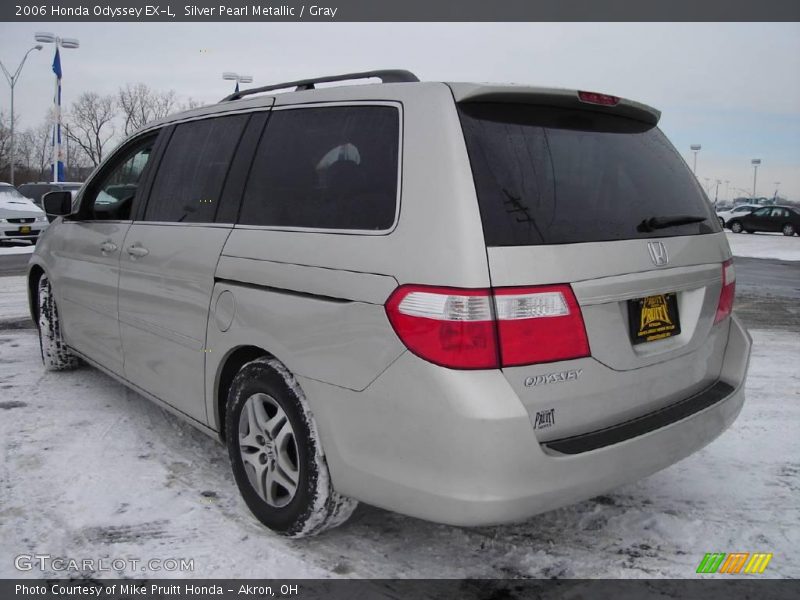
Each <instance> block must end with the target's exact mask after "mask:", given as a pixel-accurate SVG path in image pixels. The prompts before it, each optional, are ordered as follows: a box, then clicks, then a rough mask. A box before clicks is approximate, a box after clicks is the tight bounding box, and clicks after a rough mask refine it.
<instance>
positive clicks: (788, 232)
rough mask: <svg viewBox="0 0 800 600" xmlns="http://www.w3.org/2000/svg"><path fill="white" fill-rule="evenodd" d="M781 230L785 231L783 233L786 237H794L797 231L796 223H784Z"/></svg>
mask: <svg viewBox="0 0 800 600" xmlns="http://www.w3.org/2000/svg"><path fill="white" fill-rule="evenodd" d="M781 232H782V233H783V235H785V236H786V237H792V236H793V235H794V233H795V231H794V225H792V224H791V223H787V224H786V225H784V226H783V227H782V228H781Z"/></svg>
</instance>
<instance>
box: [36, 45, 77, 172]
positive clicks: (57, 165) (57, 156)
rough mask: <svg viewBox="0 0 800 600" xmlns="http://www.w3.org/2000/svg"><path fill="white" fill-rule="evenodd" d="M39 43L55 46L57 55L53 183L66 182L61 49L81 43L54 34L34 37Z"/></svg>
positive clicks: (71, 47) (54, 59) (54, 97)
mask: <svg viewBox="0 0 800 600" xmlns="http://www.w3.org/2000/svg"><path fill="white" fill-rule="evenodd" d="M34 37H35V38H36V41H37V42H42V43H43V44H55V47H56V53H55V56H54V57H53V72H54V73H55V74H56V91H55V94H54V96H53V105H54V107H55V117H56V118H55V131H54V132H53V181H64V161H63V160H62V159H63V156H62V153H61V55H60V53H59V52H58V49H59V48H67V49H74V48H79V47H80V42H79V41H78V40H76V39H75V38H62V37H58V36H57V35H56V34H54V33H47V32H37V33H36V35H35V36H34Z"/></svg>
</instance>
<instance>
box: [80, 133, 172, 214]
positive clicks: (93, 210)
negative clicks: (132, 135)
mask: <svg viewBox="0 0 800 600" xmlns="http://www.w3.org/2000/svg"><path fill="white" fill-rule="evenodd" d="M155 141H156V138H155V136H154V137H151V138H148V139H146V140H144V141H142V142H141V143H140V144H137V145H136V146H134V147H133V148H131V149H130V150H129V151H127V152H125V153H124V154H123V155H121V156H120V157H119V160H118V161H114V163H112V166H111V168H110V170H108V171H106V173H105V175H101V179H100V181H99V183H97V184H95V183H92V186H91V188H90V190H89V191H88V194H87V195H86V197H85V198H84V200H83V204H82V207H83V212H84V216H85V218H88V219H91V220H100V221H102V220H121V221H124V220H127V219H130V217H131V207H132V206H133V199H134V197H135V196H136V190H137V189H138V187H139V180H140V179H141V177H142V173H143V172H144V168H145V165H147V162H148V160H150V153H151V151H152V150H153V145H154V144H155Z"/></svg>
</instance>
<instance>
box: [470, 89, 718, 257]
mask: <svg viewBox="0 0 800 600" xmlns="http://www.w3.org/2000/svg"><path fill="white" fill-rule="evenodd" d="M459 112H460V116H461V122H462V127H463V130H464V136H465V139H466V143H467V150H468V152H469V158H470V163H471V165H472V172H473V176H474V179H475V188H476V191H477V194H478V202H479V205H480V212H481V218H482V221H483V229H484V237H485V240H486V244H487V245H488V246H524V245H539V244H569V243H576V242H595V241H605V240H624V239H634V238H652V237H666V236H677V235H696V234H702V233H712V232H716V231H719V223H718V221H717V218H716V217H715V216H714V213H713V210H712V208H711V205H710V203H709V202H708V201H707V200H706V198H705V195H704V194H703V192H702V190H701V188H700V186H699V185H698V183H697V181H696V179H695V177H694V175H692V173H691V171H689V169H688V167H687V166H686V164H685V162H684V161H683V159H682V158H681V157H680V155H679V154H678V153H677V152H676V150H675V149H674V148H673V146H672V145H671V144H670V143H669V141H668V140H667V139H666V137H665V136H664V134H663V133H661V131H660V130H659V129H658V128H656V127H652V126H649V125H647V124H644V123H640V122H638V121H634V120H630V119H625V118H620V117H613V116H610V115H604V114H600V113H595V112H590V111H578V110H569V109H557V108H549V107H538V106H532V105H524V104H494V103H474V104H462V105H460V106H459ZM679 215H680V216H686V215H689V216H698V217H704V218H705V220H704V221H702V222H699V223H691V224H684V225H674V226H671V227H667V228H663V229H656V230H655V231H648V230H647V229H648V228H646V227H641V226H640V225H641V224H642V222H643V221H644V220H646V219H650V218H652V217H674V216H679Z"/></svg>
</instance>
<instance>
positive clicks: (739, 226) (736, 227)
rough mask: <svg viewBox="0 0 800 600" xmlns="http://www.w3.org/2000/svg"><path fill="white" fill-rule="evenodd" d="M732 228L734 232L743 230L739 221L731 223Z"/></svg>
mask: <svg viewBox="0 0 800 600" xmlns="http://www.w3.org/2000/svg"><path fill="white" fill-rule="evenodd" d="M731 229H732V230H733V232H734V233H739V232H740V231H741V230H742V226H741V225H740V224H739V223H734V224H733V225H731Z"/></svg>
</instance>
